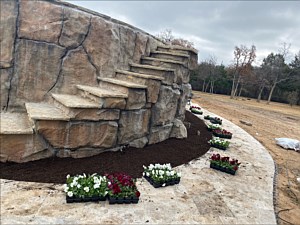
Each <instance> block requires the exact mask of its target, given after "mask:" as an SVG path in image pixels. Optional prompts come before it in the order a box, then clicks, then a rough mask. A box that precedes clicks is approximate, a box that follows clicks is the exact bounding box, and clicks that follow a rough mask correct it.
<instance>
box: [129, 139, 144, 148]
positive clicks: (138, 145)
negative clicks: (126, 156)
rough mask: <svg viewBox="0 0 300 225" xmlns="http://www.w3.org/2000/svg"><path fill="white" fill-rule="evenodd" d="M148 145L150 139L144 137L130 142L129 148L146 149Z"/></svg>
mask: <svg viewBox="0 0 300 225" xmlns="http://www.w3.org/2000/svg"><path fill="white" fill-rule="evenodd" d="M147 143H148V138H146V137H142V138H139V139H136V140H134V141H132V142H130V143H129V146H131V147H134V148H144V147H145V145H146V144H147Z"/></svg>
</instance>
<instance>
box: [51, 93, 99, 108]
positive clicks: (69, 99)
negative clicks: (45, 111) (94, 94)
mask: <svg viewBox="0 0 300 225" xmlns="http://www.w3.org/2000/svg"><path fill="white" fill-rule="evenodd" d="M52 97H53V98H54V99H55V100H56V101H58V102H60V103H61V104H63V105H64V106H66V107H68V108H91V109H95V108H100V107H101V106H100V105H99V104H97V103H96V102H94V101H92V100H90V99H87V98H83V97H80V96H78V95H67V94H52Z"/></svg>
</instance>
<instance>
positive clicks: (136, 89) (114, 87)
mask: <svg viewBox="0 0 300 225" xmlns="http://www.w3.org/2000/svg"><path fill="white" fill-rule="evenodd" d="M97 79H98V80H99V87H100V88H103V89H104V88H106V89H109V90H111V91H117V92H121V93H124V94H126V95H128V98H127V101H126V107H125V109H131V110H132V109H141V108H143V107H144V106H145V104H146V92H145V90H146V89H147V86H146V85H142V84H136V83H133V82H129V81H124V80H118V79H115V78H103V77H98V78H97Z"/></svg>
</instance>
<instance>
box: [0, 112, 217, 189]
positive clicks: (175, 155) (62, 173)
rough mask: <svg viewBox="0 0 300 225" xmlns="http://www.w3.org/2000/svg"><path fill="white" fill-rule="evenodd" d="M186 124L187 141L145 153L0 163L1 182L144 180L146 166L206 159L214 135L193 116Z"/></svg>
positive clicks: (174, 141)
mask: <svg viewBox="0 0 300 225" xmlns="http://www.w3.org/2000/svg"><path fill="white" fill-rule="evenodd" d="M185 121H186V122H190V123H191V126H190V128H189V129H188V138H186V139H182V140H180V139H174V138H172V139H168V140H166V141H163V142H161V143H158V144H154V145H150V146H147V147H145V148H143V149H136V148H127V149H126V150H125V151H122V152H120V151H118V152H104V153H101V154H99V155H97V156H92V157H89V158H81V159H73V158H56V157H55V158H48V159H42V160H37V161H32V162H27V163H20V164H18V163H0V178H3V179H10V180H18V181H32V182H41V183H59V184H62V183H65V181H66V175H67V174H70V175H76V174H82V173H86V174H93V173H98V174H102V175H103V174H105V173H112V172H124V173H127V174H129V175H131V176H133V177H134V178H139V177H142V173H143V165H149V164H150V163H171V165H172V167H175V166H179V165H182V164H185V163H188V162H189V161H191V160H193V159H195V158H198V157H200V156H202V155H204V154H205V153H206V152H207V151H208V150H209V148H210V145H209V144H208V143H207V142H208V141H209V140H210V139H211V133H210V132H209V131H207V129H206V125H205V124H204V122H203V121H202V120H200V119H198V118H197V117H196V116H195V115H193V114H192V113H190V112H186V118H185ZM198 131H200V136H199V135H198V134H197V133H198Z"/></svg>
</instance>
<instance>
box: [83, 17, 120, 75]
mask: <svg viewBox="0 0 300 225" xmlns="http://www.w3.org/2000/svg"><path fill="white" fill-rule="evenodd" d="M83 46H84V47H85V49H86V51H87V52H88V54H89V55H90V57H91V59H92V61H93V63H94V64H95V65H96V66H97V68H98V70H99V74H100V76H103V77H111V76H112V74H113V72H114V71H115V69H116V66H117V62H118V57H119V54H120V49H119V29H118V26H117V25H116V24H114V23H111V22H109V21H106V20H104V19H102V18H100V17H92V20H91V28H90V32H89V35H88V36H87V38H86V40H85V42H84V43H83Z"/></svg>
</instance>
